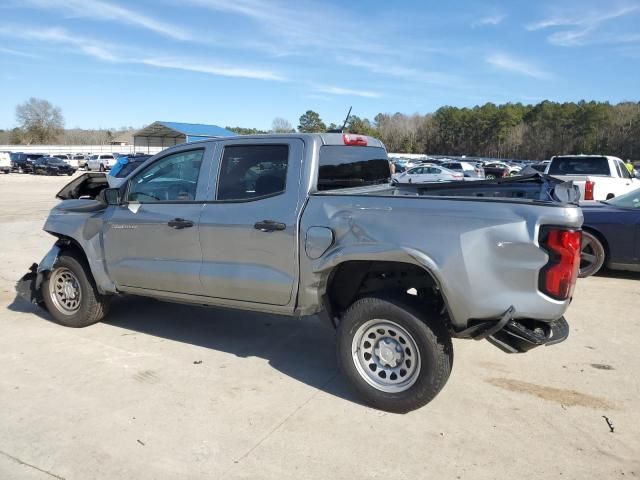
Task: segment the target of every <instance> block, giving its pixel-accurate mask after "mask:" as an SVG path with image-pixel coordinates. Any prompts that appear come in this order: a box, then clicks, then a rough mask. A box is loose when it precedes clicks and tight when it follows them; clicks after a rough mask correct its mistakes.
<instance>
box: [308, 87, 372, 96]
mask: <svg viewBox="0 0 640 480" xmlns="http://www.w3.org/2000/svg"><path fill="white" fill-rule="evenodd" d="M316 90H317V91H318V92H321V93H328V94H331V95H346V96H350V97H364V98H380V97H381V96H382V94H381V93H378V92H372V91H368V90H355V89H351V88H343V87H336V86H333V85H319V86H317V87H316Z"/></svg>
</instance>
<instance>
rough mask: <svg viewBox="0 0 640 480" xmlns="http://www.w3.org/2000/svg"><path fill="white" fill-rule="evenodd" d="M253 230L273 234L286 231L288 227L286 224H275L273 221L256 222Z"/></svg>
mask: <svg viewBox="0 0 640 480" xmlns="http://www.w3.org/2000/svg"><path fill="white" fill-rule="evenodd" d="M253 228H255V229H256V230H260V231H261V232H273V231H276V230H285V229H286V228H287V226H286V225H285V224H284V223H280V222H275V221H273V220H262V221H261V222H256V223H255V224H254V225H253Z"/></svg>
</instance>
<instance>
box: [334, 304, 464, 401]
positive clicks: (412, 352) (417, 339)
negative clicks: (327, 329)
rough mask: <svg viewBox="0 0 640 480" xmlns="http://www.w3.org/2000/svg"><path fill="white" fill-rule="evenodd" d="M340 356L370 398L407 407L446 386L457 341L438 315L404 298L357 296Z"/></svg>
mask: <svg viewBox="0 0 640 480" xmlns="http://www.w3.org/2000/svg"><path fill="white" fill-rule="evenodd" d="M338 361H339V364H340V368H341V370H342V372H343V374H344V375H345V376H346V378H347V379H348V380H349V382H350V383H351V385H352V387H353V388H354V389H355V390H356V392H357V393H358V394H359V395H360V397H361V398H362V399H363V400H364V401H365V402H366V403H367V404H369V405H371V406H372V407H375V408H379V409H381V410H386V411H389V412H395V413H405V412H409V411H411V410H415V409H416V408H420V407H422V406H423V405H426V404H427V403H429V402H430V401H431V400H432V399H433V398H434V397H435V396H436V395H437V394H438V392H440V390H441V389H442V387H444V385H445V383H446V382H447V379H448V378H449V374H450V373H451V366H452V363H453V347H452V345H451V337H450V335H449V333H448V332H447V330H446V329H445V327H444V325H443V324H442V323H440V322H439V321H438V320H433V319H430V318H427V316H425V315H424V314H423V313H421V312H420V311H419V310H418V309H417V308H415V307H414V306H412V305H410V304H407V303H404V301H403V300H400V299H383V298H376V297H369V298H363V299H360V300H358V301H357V302H355V303H354V304H353V305H352V306H351V307H350V308H349V310H348V311H347V312H346V314H345V316H344V318H343V319H342V321H341V323H340V326H339V327H338Z"/></svg>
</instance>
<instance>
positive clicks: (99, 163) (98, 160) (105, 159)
mask: <svg viewBox="0 0 640 480" xmlns="http://www.w3.org/2000/svg"><path fill="white" fill-rule="evenodd" d="M115 163H116V160H115V157H114V156H113V154H112V153H99V154H96V155H91V156H90V157H89V158H88V159H87V162H86V163H85V168H86V169H87V170H88V171H91V170H95V171H98V172H105V171H107V170H110V169H111V167H112V166H113V165H115Z"/></svg>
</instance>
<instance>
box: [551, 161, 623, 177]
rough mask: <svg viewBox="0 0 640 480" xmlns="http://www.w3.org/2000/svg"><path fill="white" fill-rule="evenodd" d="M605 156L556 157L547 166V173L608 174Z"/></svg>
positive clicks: (607, 162)
mask: <svg viewBox="0 0 640 480" xmlns="http://www.w3.org/2000/svg"><path fill="white" fill-rule="evenodd" d="M610 174H611V172H610V171H609V160H607V159H606V158H605V157H556V158H554V159H553V161H552V162H551V165H550V166H549V175H610Z"/></svg>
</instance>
